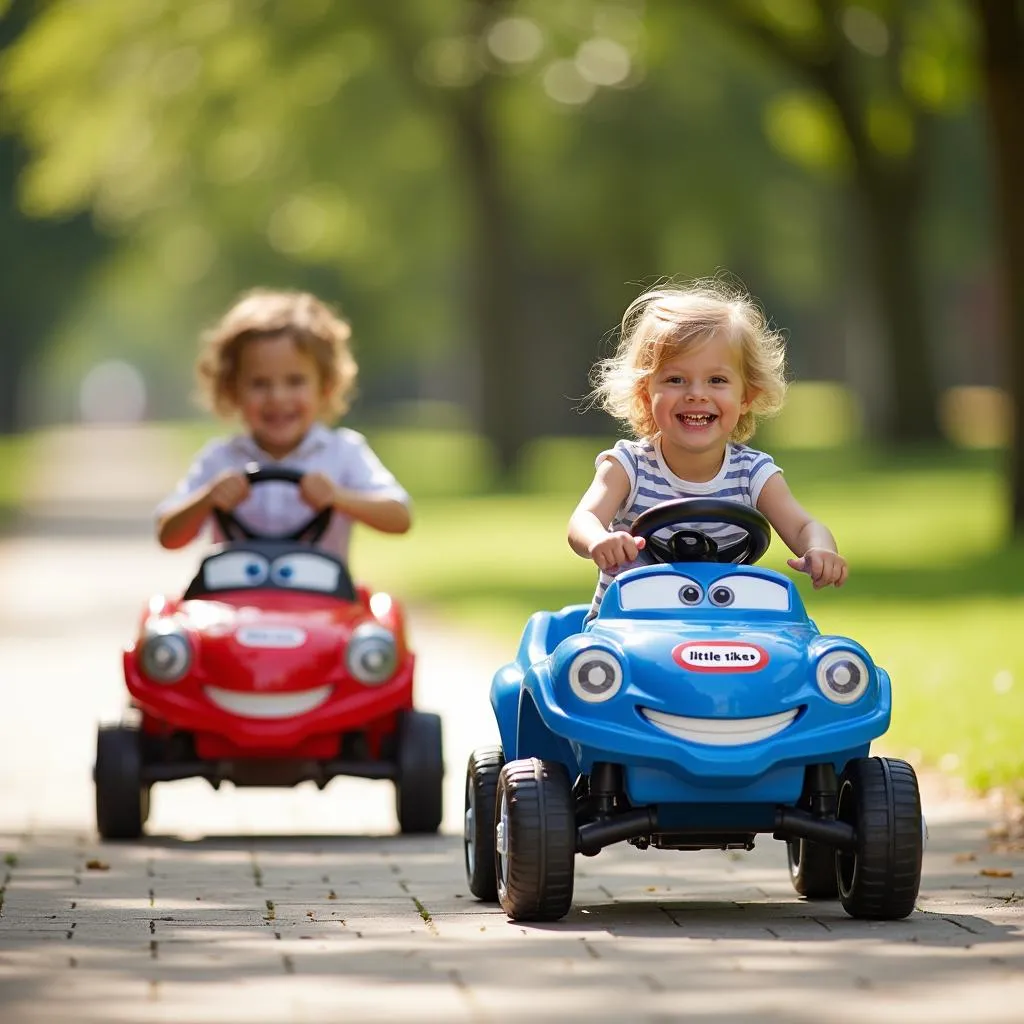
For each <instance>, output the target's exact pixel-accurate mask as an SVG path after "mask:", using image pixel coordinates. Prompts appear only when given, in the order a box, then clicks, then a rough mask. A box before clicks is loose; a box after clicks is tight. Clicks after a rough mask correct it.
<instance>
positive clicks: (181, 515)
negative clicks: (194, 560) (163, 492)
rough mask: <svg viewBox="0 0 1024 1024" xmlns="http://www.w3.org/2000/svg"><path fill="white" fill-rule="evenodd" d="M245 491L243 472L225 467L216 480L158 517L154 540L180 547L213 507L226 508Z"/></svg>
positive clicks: (240, 499) (247, 488)
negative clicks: (155, 538)
mask: <svg viewBox="0 0 1024 1024" xmlns="http://www.w3.org/2000/svg"><path fill="white" fill-rule="evenodd" d="M249 492H250V486H249V481H248V479H246V476H245V474H244V473H239V472H236V471H234V470H225V471H224V472H223V473H221V474H220V476H218V477H217V479H216V480H213V481H211V482H210V483H209V484H207V486H206V487H202V488H200V489H199V490H198V491H196V492H195V493H194V494H192V495H190V496H189V497H188V498H186V499H185V500H184V501H183V502H182V503H181V504H180V505H178V506H177V507H175V508H172V509H169V510H168V511H167V512H165V513H164V514H163V515H162V516H161V517H160V519H159V521H158V522H157V526H156V537H157V540H158V541H159V542H160V544H161V546H163V547H165V548H171V549H174V548H183V547H184V546H185V545H186V544H188V543H189V541H191V540H194V539H195V538H196V537H197V536H198V534H199V531H200V530H201V529H202V528H203V523H205V522H206V519H207V517H208V516H209V515H210V513H211V512H212V511H213V510H214V509H215V508H219V509H221V510H222V511H224V512H230V511H231V509H233V508H234V507H235V506H236V505H240V504H241V503H242V502H243V501H245V499H246V498H248V497H249Z"/></svg>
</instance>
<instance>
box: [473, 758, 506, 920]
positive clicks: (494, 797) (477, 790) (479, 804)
mask: <svg viewBox="0 0 1024 1024" xmlns="http://www.w3.org/2000/svg"><path fill="white" fill-rule="evenodd" d="M504 763H505V755H504V752H503V751H502V749H501V747H479V748H478V749H476V750H474V751H473V753H472V754H470V755H469V764H468V765H466V813H465V825H464V827H463V848H464V850H465V857H466V882H467V884H468V885H469V891H470V892H471V893H472V894H473V895H474V896H475V897H476V898H477V899H478V900H484V901H485V902H487V903H496V902H497V900H498V875H497V868H496V866H495V849H494V825H495V813H496V811H497V806H498V776H499V775H500V774H501V766H502V765H503V764H504Z"/></svg>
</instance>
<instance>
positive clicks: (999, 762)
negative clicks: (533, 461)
mask: <svg viewBox="0 0 1024 1024" xmlns="http://www.w3.org/2000/svg"><path fill="white" fill-rule="evenodd" d="M408 444H409V445H410V446H414V445H415V438H414V437H410V438H409V440H408ZM583 448H585V445H584V446H583ZM583 448H581V444H580V442H579V440H578V439H570V440H569V441H568V442H566V443H564V444H563V443H561V442H558V441H555V440H550V441H548V442H546V443H545V449H546V452H545V454H546V460H547V462H548V464H549V468H557V469H558V470H560V472H549V473H546V474H544V475H543V477H542V478H539V477H538V478H534V481H533V483H534V485H535V487H537V488H538V489H537V490H535V491H533V492H532V493H520V494H502V495H493V494H492V495H479V496H476V497H468V498H457V497H452V496H449V497H446V498H426V497H424V498H418V499H417V501H416V522H415V526H414V529H413V532H412V533H411V534H410V535H409V536H408V537H405V538H394V537H385V536H381V535H378V534H373V533H371V532H370V531H365V530H364V531H359V532H358V533H357V536H356V538H355V542H354V553H353V565H354V569H355V572H356V574H357V576H359V577H360V578H362V579H365V580H367V581H369V582H370V583H372V584H373V585H374V586H377V587H380V588H382V589H386V590H388V591H390V592H392V593H393V594H395V595H396V596H398V597H400V598H401V599H403V600H405V601H408V602H414V603H422V604H427V605H429V606H430V607H431V608H432V609H433V610H434V611H436V612H440V613H441V614H444V615H446V616H447V617H448V618H450V619H451V620H452V621H455V622H458V623H460V624H461V625H462V626H464V627H466V628H475V629H477V630H479V631H480V632H481V634H483V635H484V636H489V637H492V638H493V639H494V640H495V641H497V642H498V643H499V644H500V645H503V647H504V649H505V650H506V652H507V656H508V658H509V659H511V657H512V655H513V653H514V651H515V646H516V644H517V642H518V638H519V634H520V632H521V631H522V628H523V625H524V624H525V622H526V618H527V617H528V616H529V615H530V614H531V613H532V612H534V611H537V610H538V609H545V608H547V609H555V608H560V607H563V606H564V605H566V604H576V603H585V602H588V601H589V600H590V596H591V594H592V593H593V588H594V584H595V579H596V576H595V570H594V568H593V566H592V565H591V564H590V563H589V562H587V561H586V560H585V559H582V558H579V557H578V556H576V555H575V554H573V553H572V552H571V551H570V549H569V547H568V544H567V542H566V526H567V522H568V518H569V514H570V513H571V511H572V509H573V507H574V506H575V503H576V501H577V500H578V498H579V496H580V494H581V492H582V487H583V486H585V485H586V482H588V481H589V478H590V475H591V470H590V466H591V465H592V459H593V456H594V455H595V454H596V453H597V451H598V450H599V447H598V445H597V444H592V445H591V446H590V449H589V450H583ZM775 455H776V460H777V461H778V462H779V464H780V465H781V466H782V467H783V468H784V470H785V472H786V475H787V478H788V479H789V482H790V485H791V486H792V488H793V490H794V492H795V493H796V495H797V496H798V498H799V500H800V501H801V502H802V503H803V504H804V505H805V506H806V507H808V508H809V509H810V510H811V511H812V512H813V513H814V514H815V515H817V516H820V517H821V518H822V519H823V520H824V521H825V522H827V523H828V524H829V526H830V527H831V528H832V530H833V531H834V532H835V534H836V536H837V538H838V541H839V544H840V548H841V550H842V551H843V553H844V554H845V555H846V556H847V558H848V559H849V561H850V567H851V568H850V578H849V581H848V583H847V584H846V586H844V587H843V588H842V589H840V590H828V591H817V592H815V591H813V589H812V588H810V586H809V585H808V584H807V583H806V582H805V580H804V577H798V578H797V585H798V587H799V588H800V590H801V592H802V594H803V597H804V600H805V602H806V604H807V607H808V611H809V613H810V614H811V616H812V617H813V618H814V619H815V621H816V622H817V623H818V626H819V628H820V629H821V630H822V631H823V632H835V633H839V634H842V635H847V636H852V637H854V638H856V639H857V640H859V641H860V642H862V643H863V644H864V645H865V646H866V647H867V649H868V650H869V651H870V652H871V653H872V656H873V657H874V658H875V659H876V660H877V662H878V663H879V664H880V665H882V666H883V667H885V668H886V669H887V670H888V671H889V672H890V673H891V675H892V679H893V691H894V710H893V722H892V727H891V729H890V731H889V733H888V734H887V736H886V738H885V740H884V741H883V743H884V745H885V746H886V747H887V748H888V749H891V750H896V751H898V752H900V753H901V754H903V755H904V756H909V757H911V758H912V759H914V760H916V761H923V762H926V763H927V764H929V765H931V766H933V767H934V766H938V767H940V768H942V769H943V770H945V771H949V772H951V773H954V774H956V775H960V776H963V777H965V778H966V779H967V780H968V781H969V782H970V783H971V784H972V785H976V786H979V787H987V786H990V785H1003V784H1011V783H1012V784H1017V783H1018V781H1019V780H1020V779H1021V778H1024V748H1022V747H1021V743H1020V737H1021V736H1022V735H1024V651H1022V650H1021V649H1020V648H1019V647H1017V645H1016V631H1017V629H1018V624H1019V622H1020V620H1021V616H1022V614H1024V596H1022V591H1021V586H1020V580H1021V578H1022V576H1024V548H1022V547H1020V546H1015V547H1007V548H1003V547H1001V546H1000V544H999V538H1000V536H1002V534H1003V530H1004V527H1005V524H1004V522H1003V512H1002V509H1003V508H1004V501H1003V490H1004V486H1005V485H1004V483H1003V482H1002V480H1001V462H1002V458H1003V456H1002V454H1001V453H999V452H994V451H953V450H947V449H937V450H920V451H918V452H916V453H913V454H907V453H904V454H898V453H894V452H892V451H884V450H874V449H871V448H867V447H861V446H857V447H853V448H847V447H844V448H830V449H825V450H819V451H809V450H806V449H794V450H784V449H780V450H778V451H777V452H776V453H775ZM541 479H542V480H543V486H541ZM580 481H582V483H581V482H580ZM406 483H407V485H408V486H409V487H410V489H411V490H412V492H413V494H414V495H416V492H417V490H418V484H417V479H416V478H415V477H414V478H412V479H409V480H407V481H406ZM786 557H787V552H786V550H785V547H784V545H782V544H781V542H779V540H778V539H777V538H776V539H775V540H774V542H773V544H772V547H771V548H770V549H769V552H768V555H767V556H766V558H765V560H764V564H766V565H768V566H771V567H772V568H774V569H777V570H779V571H781V572H785V573H788V574H790V575H792V573H791V572H790V570H788V569H787V568H786V565H785V559H786ZM497 667H498V666H497V665H496V666H495V668H497ZM489 684H490V680H489V679H481V680H480V686H481V688H482V689H486V688H487V687H488V686H489Z"/></svg>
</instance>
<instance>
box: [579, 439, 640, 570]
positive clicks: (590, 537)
mask: <svg viewBox="0 0 1024 1024" xmlns="http://www.w3.org/2000/svg"><path fill="white" fill-rule="evenodd" d="M629 489H630V486H629V477H628V476H627V475H626V471H625V470H624V469H623V468H622V466H621V465H620V464H619V463H618V462H616V461H615V459H603V460H602V461H601V463H600V465H599V466H598V467H597V472H596V473H595V474H594V479H593V481H592V482H591V484H590V486H589V487H588V488H587V490H586V493H585V494H584V495H583V497H582V498H580V503H579V504H578V505H577V506H576V511H575V512H573V514H572V515H571V516H570V518H569V547H571V548H572V549H573V551H575V552H576V554H577V555H580V556H581V557H583V558H592V559H593V560H594V562H595V563H596V564H597V567H598V568H599V569H614V568H615V566H617V565H622V564H623V563H625V562H632V561H633V559H635V558H636V556H637V552H638V551H640V550H641V549H642V548H643V546H644V542H643V540H642V539H639V538H637V537H634V536H633V535H632V534H630V533H627V532H626V531H625V530H617V531H616V532H615V533H609V532H608V524H609V523H610V522H611V521H612V518H613V517H614V516H615V513H616V512H617V511H618V510H619V508H620V507H621V506H622V503H623V502H624V501H625V500H626V498H627V496H628V495H629Z"/></svg>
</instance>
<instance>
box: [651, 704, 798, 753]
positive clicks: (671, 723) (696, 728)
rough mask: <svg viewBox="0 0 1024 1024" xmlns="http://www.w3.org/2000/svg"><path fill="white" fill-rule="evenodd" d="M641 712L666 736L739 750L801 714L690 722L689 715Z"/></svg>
mask: <svg viewBox="0 0 1024 1024" xmlns="http://www.w3.org/2000/svg"><path fill="white" fill-rule="evenodd" d="M639 710H640V714H641V715H643V716H644V718H646V719H647V721H648V722H650V723H651V725H653V726H656V727H657V728H658V729H661V730H662V732H667V733H669V734H670V735H672V736H675V737H676V738H677V739H681V740H687V741H688V742H690V743H703V744H705V745H706V746H709V747H739V746H742V745H743V744H744V743H757V742H759V741H760V740H766V739H768V738H769V737H771V736H775V735H777V734H778V733H780V732H782V730H783V729H785V728H787V727H788V726H789V725H791V724H792V723H793V720H794V719H795V718H796V716H797V715H798V714H799V713H800V709H799V708H790V709H789V710H788V711H780V712H779V713H778V714H775V715H764V716H763V717H761V718H687V717H686V716H685V715H670V714H667V713H666V712H664V711H654V710H653V709H652V708H640V709H639Z"/></svg>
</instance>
